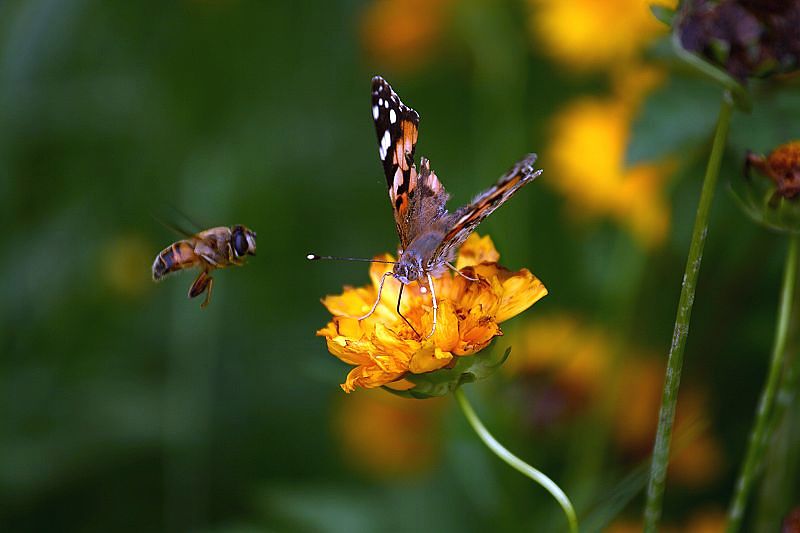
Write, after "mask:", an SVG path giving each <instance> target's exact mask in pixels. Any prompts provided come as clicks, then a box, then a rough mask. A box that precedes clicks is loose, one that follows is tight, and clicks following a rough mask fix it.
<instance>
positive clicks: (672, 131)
mask: <svg viewBox="0 0 800 533" xmlns="http://www.w3.org/2000/svg"><path fill="white" fill-rule="evenodd" d="M720 98H721V91H720V90H719V88H717V87H715V86H713V85H711V84H708V83H706V82H705V81H704V80H702V79H699V78H686V77H679V76H673V77H672V78H670V80H669V81H668V82H667V83H666V84H664V85H663V86H661V87H659V88H658V89H656V90H655V91H653V92H652V93H651V94H650V96H649V97H648V98H647V100H646V101H645V103H644V106H643V108H642V110H641V112H640V113H639V115H638V116H637V117H636V119H635V120H634V122H633V127H632V130H631V136H630V142H629V144H628V149H627V154H626V163H627V164H628V165H633V164H635V163H640V162H644V161H657V160H659V159H662V158H664V157H665V156H668V155H672V154H675V153H677V152H680V151H681V150H683V149H685V148H687V147H691V146H697V145H698V144H702V143H705V142H706V141H707V140H708V138H709V137H710V135H711V131H712V130H713V129H714V124H715V123H716V120H717V110H718V109H719V102H720Z"/></svg>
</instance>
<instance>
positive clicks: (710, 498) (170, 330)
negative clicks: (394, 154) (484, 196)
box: [0, 0, 800, 533]
mask: <svg viewBox="0 0 800 533" xmlns="http://www.w3.org/2000/svg"><path fill="white" fill-rule="evenodd" d="M667 31H668V30H667V28H666V26H664V25H662V24H660V23H659V22H657V21H656V19H655V18H654V17H653V16H652V15H651V13H650V11H649V9H648V7H647V5H646V2H643V1H639V0H613V1H610V2H591V1H588V0H580V1H576V2H560V1H556V0H527V1H525V0H504V1H499V2H498V1H489V0H406V1H395V0H347V1H338V2H324V1H312V0H300V1H297V2H255V1H244V0H196V1H189V0H182V1H176V2H152V1H150V2H100V1H96V0H27V1H22V0H6V1H5V2H0V210H2V213H3V216H2V220H4V221H5V223H4V227H3V231H2V241H1V242H2V247H0V250H1V251H0V254H2V255H0V257H1V259H0V279H2V281H0V306H1V308H2V320H0V391H2V401H0V421H2V422H0V428H2V429H0V501H2V502H3V503H2V506H0V526H2V529H3V530H4V531H87V532H88V531H158V530H164V531H209V532H219V533H222V532H225V533H227V532H244V531H322V532H362V531H363V532H369V531H396V532H405V531H437V532H448V531H485V530H487V529H489V528H490V527H491V528H492V530H495V531H520V530H528V531H563V530H564V518H563V515H561V513H560V510H559V509H558V507H557V505H556V504H555V503H554V502H553V501H552V500H551V499H550V498H549V496H548V495H547V494H546V493H545V492H544V491H543V490H542V489H541V488H539V487H537V486H533V485H532V484H531V483H530V482H529V481H528V480H527V479H525V478H523V477H522V476H519V475H518V474H517V473H516V472H513V471H511V470H510V469H508V468H507V467H506V466H505V465H503V464H501V463H500V462H499V461H498V460H497V459H496V458H495V457H494V456H492V455H491V454H490V453H489V452H488V451H487V450H486V449H484V448H483V447H482V446H481V444H480V443H479V441H478V440H477V438H476V437H475V436H474V435H473V434H472V433H471V431H470V429H469V427H468V426H467V424H466V423H465V421H464V420H463V417H462V415H461V413H460V412H459V411H458V409H457V407H456V405H455V403H454V401H453V400H452V398H443V399H440V400H428V401H410V400H403V399H400V398H397V397H394V396H391V395H390V394H388V393H386V392H384V391H380V390H377V391H376V390H373V391H363V390H360V391H356V392H355V393H353V394H350V395H345V394H344V393H343V392H342V391H341V389H340V388H339V383H341V382H342V381H343V380H344V376H345V375H346V372H347V370H348V368H347V366H346V365H344V364H343V363H341V362H339V361H338V360H336V359H335V358H334V357H332V356H331V355H329V354H328V353H327V351H326V350H325V346H324V342H323V340H322V339H319V338H317V337H315V335H314V334H315V331H316V330H317V329H318V328H320V327H322V326H323V325H324V324H325V322H326V321H327V320H328V318H329V317H328V315H327V313H326V311H325V309H324V308H323V307H322V305H320V303H319V299H320V298H321V297H322V296H324V295H325V294H331V293H336V292H338V291H340V290H341V287H342V286H343V285H345V284H363V283H365V282H366V281H367V269H366V268H365V266H364V265H363V264H358V263H333V262H330V263H325V264H322V263H308V262H306V260H305V255H306V253H308V252H309V251H315V252H318V253H323V254H336V255H353V256H372V255H374V254H377V253H381V252H384V251H394V250H395V248H396V245H397V238H396V235H395V233H394V228H393V221H392V217H391V212H390V207H389V204H388V201H387V198H386V191H385V181H384V178H383V176H382V175H381V169H380V164H379V162H378V158H377V149H376V144H375V138H374V135H375V134H374V131H373V126H372V123H371V117H370V109H369V88H370V79H371V77H372V76H373V75H375V74H381V75H383V76H384V77H386V78H387V79H388V80H389V81H390V82H391V83H392V84H393V85H394V88H395V89H396V90H397V91H398V93H399V94H400V96H401V97H402V98H403V99H404V101H405V102H406V103H407V104H408V105H410V106H412V107H414V108H415V109H416V110H418V111H419V112H420V114H421V117H422V118H421V126H420V131H421V135H420V140H419V145H418V149H417V153H418V154H419V155H425V156H427V157H429V158H430V159H431V161H432V165H433V168H434V169H435V170H436V171H437V173H438V175H439V176H440V178H441V179H442V181H443V183H444V184H445V186H447V188H448V189H449V191H450V192H451V194H452V196H453V203H454V204H457V203H463V202H466V201H467V200H468V199H469V198H470V197H471V196H472V195H473V194H474V193H476V192H477V191H479V190H481V189H483V188H484V187H486V186H488V185H489V184H491V183H493V182H494V180H495V179H496V178H497V177H498V176H499V175H500V174H501V173H503V172H504V171H505V170H506V169H507V168H508V167H509V166H510V165H511V164H513V163H514V162H515V161H517V160H518V159H519V158H520V157H521V156H522V155H523V154H525V153H527V152H530V151H536V152H538V153H539V154H540V165H541V167H542V168H543V169H544V174H543V175H542V177H541V178H539V179H538V180H537V182H536V183H535V184H533V185H531V186H529V187H526V188H525V189H524V190H522V191H521V192H520V193H519V194H518V195H517V196H516V197H515V198H513V199H512V200H511V201H510V202H509V203H508V204H507V205H506V206H504V207H503V208H502V209H500V210H499V211H498V212H497V213H495V214H494V215H493V216H492V217H491V219H489V220H488V221H487V222H485V223H484V224H483V225H482V226H481V228H480V233H481V234H489V235H491V236H492V238H493V240H494V242H495V244H496V246H497V248H498V250H499V251H500V253H501V261H502V263H503V264H505V265H506V266H508V267H509V268H514V269H516V268H520V267H523V266H526V267H528V268H530V269H531V270H532V271H533V272H534V273H535V274H536V275H537V276H538V277H539V278H540V279H541V280H542V281H543V282H544V283H545V285H546V286H547V287H548V289H549V291H550V294H549V295H548V296H547V297H546V298H545V299H544V300H542V301H541V302H539V303H538V304H537V305H535V306H534V307H533V308H531V309H530V310H529V311H528V312H526V313H524V314H523V315H521V316H519V317H517V318H515V319H514V320H512V321H510V322H508V323H506V324H504V325H503V329H504V331H505V333H506V335H505V336H504V337H502V338H501V339H499V340H498V341H497V345H498V347H501V348H504V347H506V346H512V347H513V350H512V355H511V358H510V361H509V363H508V364H507V365H506V367H505V368H504V369H503V371H502V372H500V373H499V374H498V375H496V376H494V377H493V378H492V379H489V380H488V381H486V382H483V383H481V384H477V385H475V386H470V387H469V391H468V392H469V395H470V397H471V398H472V399H473V401H474V402H475V404H476V408H477V410H478V412H479V413H480V415H481V416H482V418H483V419H484V421H485V423H486V424H487V425H488V426H489V428H490V429H491V430H492V431H493V432H495V434H496V435H497V436H498V438H499V439H500V440H501V441H502V442H504V443H505V444H507V445H508V447H509V448H510V449H511V450H513V451H514V452H516V453H518V454H519V455H520V456H521V457H523V458H524V459H526V460H528V461H530V462H531V463H532V464H534V465H536V466H537V467H539V468H541V469H542V470H544V471H545V472H546V473H548V474H549V475H550V476H551V477H552V478H553V479H555V480H556V481H557V482H558V483H559V484H561V486H562V487H563V488H564V489H565V490H566V492H567V493H568V494H570V496H571V497H572V498H573V501H574V502H575V504H576V506H577V508H578V511H579V514H580V515H581V517H582V520H583V522H584V523H585V525H586V528H587V529H586V530H587V531H592V530H599V529H604V528H608V529H609V530H612V531H629V530H631V531H635V530H636V529H637V527H638V523H639V516H640V514H641V513H640V509H641V502H642V498H641V489H642V488H643V486H644V483H645V480H646V467H647V457H648V454H649V452H650V447H651V445H652V437H653V434H654V430H655V425H656V415H657V411H658V403H659V400H660V390H661V385H662V380H663V370H664V364H665V360H666V353H667V350H668V347H669V342H670V337H671V334H672V327H673V320H674V313H675V309H676V304H677V299H678V294H679V290H680V281H681V275H682V272H683V267H684V261H685V257H686V253H687V250H688V243H689V238H690V232H691V224H692V221H693V217H694V209H695V207H696V203H697V198H698V195H699V188H700V183H701V178H702V173H703V169H704V164H705V161H706V158H707V154H708V149H709V141H710V136H711V133H712V130H713V125H714V121H715V117H716V112H717V109H718V106H719V98H720V89H719V88H718V87H716V86H714V85H713V84H711V83H710V82H708V81H705V80H702V79H699V78H696V77H694V76H692V75H691V74H690V73H688V72H686V71H685V70H682V69H681V67H679V66H677V65H676V64H675V62H674V58H672V57H671V55H670V52H669V47H668V46H667V45H666V40H667V39H666V37H665V36H666V34H667ZM758 94H759V95H760V96H758V97H757V101H756V105H755V107H754V109H755V111H754V112H753V113H752V114H750V115H745V114H742V113H738V114H737V115H735V117H734V123H733V127H732V131H731V135H730V142H729V146H728V150H727V152H726V156H725V162H724V166H723V179H722V186H721V187H720V190H719V191H718V195H717V198H716V200H715V203H714V206H713V212H712V220H711V226H710V230H709V240H708V243H707V247H706V253H705V257H704V265H703V271H702V273H701V277H700V285H699V290H698V293H697V300H696V303H695V310H694V314H693V322H692V330H691V335H690V337H689V342H688V347H687V356H686V366H685V374H684V379H683V388H682V390H681V398H680V403H679V413H678V427H677V436H676V446H675V447H676V449H678V450H679V453H678V454H677V455H676V457H675V459H674V461H673V463H672V465H671V470H670V475H669V480H668V483H669V484H668V487H667V493H666V502H665V524H667V526H668V527H673V528H675V530H680V531H697V532H699V531H717V530H719V528H720V527H721V524H722V512H723V510H724V508H725V506H726V503H727V501H728V498H729V496H730V492H731V487H732V484H733V480H734V479H735V475H736V469H737V465H738V464H739V462H740V460H741V456H742V453H743V450H744V447H745V444H746V435H747V431H748V429H749V427H750V423H751V420H752V415H753V413H754V409H755V404H756V400H757V397H758V392H759V390H760V386H761V383H762V380H763V377H764V375H765V371H766V366H767V358H768V354H769V349H770V343H771V338H772V333H773V328H774V319H775V314H776V306H777V293H778V287H779V284H780V274H781V265H782V261H783V256H784V253H785V239H784V238H783V237H781V236H779V235H776V234H772V233H769V232H767V231H765V230H763V229H761V228H759V227H757V226H756V225H755V224H753V223H752V222H751V221H750V220H748V219H747V218H746V217H745V216H744V215H743V214H742V213H741V212H740V211H739V209H738V208H737V206H736V202H735V201H734V199H733V198H732V197H731V195H730V194H728V191H727V190H726V189H727V183H728V182H729V181H731V180H739V179H742V177H741V166H742V161H743V157H744V153H745V150H747V149H751V150H754V151H757V152H765V151H768V150H769V149H771V147H774V146H775V145H777V144H778V143H781V142H784V141H787V140H789V139H791V138H792V137H795V138H796V137H800V132H799V131H798V128H800V96H798V95H800V91H798V90H797V87H796V86H795V87H794V90H790V91H786V90H784V91H774V90H772V89H771V88H770V87H767V86H765V87H763V90H762V91H761V92H760V93H758ZM180 212H182V213H185V214H186V215H187V216H188V217H189V218H191V219H193V220H195V221H196V223H197V224H198V225H199V226H200V228H199V229H202V228H205V227H211V226H216V225H230V224H235V223H243V224H246V225H248V226H249V227H251V228H253V229H255V230H256V231H257V232H258V256H257V257H255V258H252V259H251V260H250V261H249V264H247V266H246V267H244V268H236V269H229V270H225V271H222V272H219V273H218V274H217V275H216V285H215V292H214V297H213V301H212V303H211V305H210V307H209V308H208V309H205V310H201V309H200V308H199V305H198V304H199V302H197V301H190V300H187V298H186V291H187V290H188V287H189V285H190V284H191V281H192V277H191V275H190V274H183V275H179V276H175V277H172V278H170V279H168V280H166V281H165V282H163V283H161V284H159V285H156V284H154V283H153V282H152V281H151V280H150V271H149V269H150V265H151V263H152V261H153V258H154V257H155V254H156V253H157V252H158V251H159V250H161V249H162V248H163V247H165V246H166V245H168V244H169V243H170V242H172V241H173V240H175V239H176V238H177V236H176V235H174V234H173V233H171V232H170V230H168V229H167V228H165V227H164V226H163V225H161V224H159V223H158V222H157V221H156V220H155V218H154V217H153V215H154V214H155V215H157V216H159V217H161V218H167V219H170V218H171V217H175V219H173V220H171V222H173V223H177V224H180V225H186V224H187V221H186V220H185V219H184V218H185V217H183V215H179V213H180ZM196 229H198V228H196ZM794 324H796V321H795V322H794ZM792 346H793V347H794V348H796V343H793V344H792ZM789 413H790V414H789V415H788V416H787V418H786V420H783V421H782V426H781V431H783V434H784V436H785V438H784V440H783V441H782V442H784V443H786V442H788V443H793V442H794V443H796V442H798V420H797V418H798V417H799V416H800V410H798V409H795V410H794V413H793V414H792V412H791V410H790V411H789ZM792 432H793V433H792ZM786 435H789V436H788V437H786ZM784 448H785V449H783V451H782V452H781V453H782V454H783V455H781V456H780V457H777V458H775V457H772V456H771V459H770V462H769V464H768V465H767V472H768V476H767V482H766V483H765V484H764V486H763V488H762V489H761V492H760V493H759V494H756V497H755V504H754V507H755V508H763V507H764V506H770V505H773V506H777V507H778V508H779V509H786V508H788V507H791V506H793V505H797V504H798V503H799V502H800V498H799V497H798V492H797V490H798V487H797V481H796V480H797V479H798V476H796V475H793V474H796V469H795V467H796V466H797V462H798V457H797V455H798V450H797V448H798V447H797V446H794V447H792V446H788V447H787V446H784ZM775 453H777V452H775ZM770 491H772V492H770ZM776 494H777V496H776ZM776 498H777V499H776ZM776 502H777V503H776ZM781 506H782V507H781ZM773 514H774V513H773ZM762 525H763V524H762ZM772 525H773V526H774V524H772ZM764 527H765V528H766V529H765V530H774V529H769V527H770V524H767V525H765V526H764Z"/></svg>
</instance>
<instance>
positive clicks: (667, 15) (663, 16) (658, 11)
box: [650, 4, 675, 28]
mask: <svg viewBox="0 0 800 533" xmlns="http://www.w3.org/2000/svg"><path fill="white" fill-rule="evenodd" d="M650 12H651V13H652V14H653V16H654V17H655V18H656V19H657V20H658V21H659V22H663V23H664V24H666V25H667V26H669V27H670V28H671V27H672V22H673V21H674V20H675V10H674V9H673V8H671V7H667V6H662V5H659V4H650Z"/></svg>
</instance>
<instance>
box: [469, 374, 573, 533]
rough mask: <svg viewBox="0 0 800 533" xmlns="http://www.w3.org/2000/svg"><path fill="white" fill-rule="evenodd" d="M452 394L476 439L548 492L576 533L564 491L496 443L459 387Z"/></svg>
mask: <svg viewBox="0 0 800 533" xmlns="http://www.w3.org/2000/svg"><path fill="white" fill-rule="evenodd" d="M453 394H454V395H455V397H456V400H458V405H460V406H461V410H462V411H464V416H466V417H467V421H468V422H469V425H470V426H472V429H474V430H475V433H477V434H478V437H480V439H481V440H482V441H483V443H484V444H485V445H486V447H487V448H489V449H490V450H491V451H492V452H493V453H494V454H495V455H496V456H497V457H499V458H500V459H502V460H503V461H505V462H506V464H508V465H509V466H510V467H511V468H513V469H515V470H516V471H517V472H519V473H520V474H522V475H524V476H527V477H529V478H530V479H532V480H533V481H534V482H536V483H538V484H539V485H541V486H542V487H543V488H544V489H545V490H546V491H547V492H549V493H550V494H551V495H552V496H553V498H555V499H556V501H557V502H558V504H559V505H560V506H561V508H562V509H563V510H564V514H565V515H566V516H567V521H568V522H569V529H570V531H571V532H572V533H577V531H578V518H577V517H576V516H575V509H573V507H572V503H570V501H569V498H567V495H566V494H564V491H563V490H561V488H560V487H559V486H558V485H556V484H555V483H554V482H553V480H551V479H550V478H549V477H547V476H546V475H544V474H543V473H542V472H540V471H538V470H537V469H535V468H534V467H532V466H531V465H529V464H528V463H526V462H525V461H523V460H522V459H520V458H519V457H517V456H516V455H514V454H513V453H511V452H510V451H508V450H507V449H506V448H505V446H503V445H502V444H500V443H499V442H497V439H495V438H494V437H493V436H492V434H491V433H489V430H487V429H486V426H484V425H483V423H482V422H481V420H480V419H479V418H478V415H477V414H475V411H474V410H473V409H472V406H471V405H470V403H469V400H468V399H467V396H466V394H464V391H463V390H461V388H460V387H459V388H457V389H456V390H455V391H453Z"/></svg>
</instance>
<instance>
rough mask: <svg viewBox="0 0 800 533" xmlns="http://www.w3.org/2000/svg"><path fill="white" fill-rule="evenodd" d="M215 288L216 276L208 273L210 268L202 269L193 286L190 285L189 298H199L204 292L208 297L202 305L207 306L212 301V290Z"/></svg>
mask: <svg viewBox="0 0 800 533" xmlns="http://www.w3.org/2000/svg"><path fill="white" fill-rule="evenodd" d="M213 288H214V278H212V277H211V276H210V275H209V274H208V270H202V271H201V272H200V274H199V275H198V276H197V279H195V280H194V283H192V286H191V287H189V298H197V297H198V296H200V295H201V294H203V293H204V292H205V293H206V299H205V300H203V303H201V304H200V307H202V308H205V307H206V306H207V305H208V303H209V302H210V301H211V290H212V289H213Z"/></svg>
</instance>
